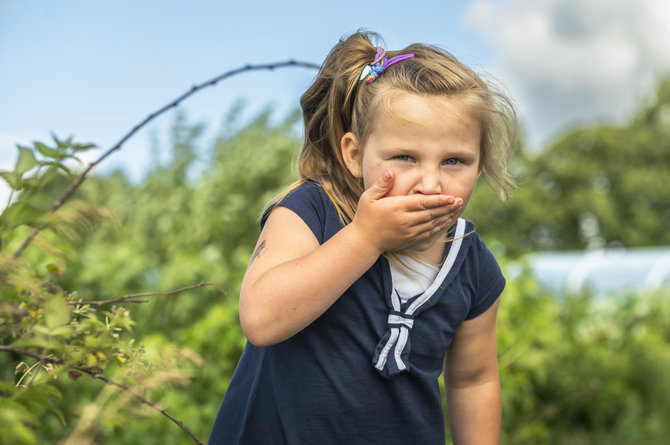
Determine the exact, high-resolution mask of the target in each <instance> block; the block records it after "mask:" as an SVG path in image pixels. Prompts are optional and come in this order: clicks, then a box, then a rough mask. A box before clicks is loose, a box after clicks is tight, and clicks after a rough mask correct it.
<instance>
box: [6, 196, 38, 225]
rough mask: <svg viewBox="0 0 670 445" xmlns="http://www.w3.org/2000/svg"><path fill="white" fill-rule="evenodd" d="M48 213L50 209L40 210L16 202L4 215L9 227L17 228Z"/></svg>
mask: <svg viewBox="0 0 670 445" xmlns="http://www.w3.org/2000/svg"><path fill="white" fill-rule="evenodd" d="M48 211H49V209H40V208H37V207H34V206H32V205H28V204H26V203H25V202H14V203H12V204H11V205H10V206H9V207H8V208H7V210H5V212H3V214H4V215H5V221H6V222H7V226H8V227H17V226H20V225H22V224H30V223H32V222H34V221H36V220H37V219H39V218H40V217H41V216H42V215H44V214H45V213H47V212H48Z"/></svg>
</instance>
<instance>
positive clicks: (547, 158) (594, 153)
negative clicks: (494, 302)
mask: <svg viewBox="0 0 670 445" xmlns="http://www.w3.org/2000/svg"><path fill="white" fill-rule="evenodd" d="M669 136H670V78H668V79H666V80H665V81H664V82H662V83H661V84H660V85H659V87H658V90H657V93H656V96H655V98H654V100H652V101H651V102H650V104H648V105H644V106H642V107H641V108H640V110H639V111H638V112H637V113H636V114H635V116H634V117H633V118H632V119H631V120H630V122H628V123H627V124H625V125H621V126H616V125H599V126H596V127H593V128H579V129H574V130H571V131H569V132H568V133H566V134H565V135H564V136H562V137H560V138H559V139H558V140H557V141H556V142H555V143H554V144H552V145H551V146H550V147H549V148H547V149H546V150H544V151H541V152H540V153H537V154H535V155H532V156H531V155H529V154H527V153H524V152H523V151H522V152H521V153H520V156H519V157H518V158H517V160H516V165H514V170H515V171H516V172H517V174H518V176H519V182H520V188H519V190H518V191H517V193H516V194H515V195H514V196H513V197H512V198H511V199H510V201H509V202H507V203H500V202H498V201H497V200H496V198H495V196H494V195H493V194H492V193H491V192H490V191H489V190H486V188H484V187H480V189H479V190H478V191H477V192H476V194H475V196H474V197H473V199H472V204H471V206H470V208H469V209H468V215H469V216H470V217H471V218H473V219H474V220H475V221H476V222H477V223H478V225H479V226H484V227H485V228H484V229H483V232H484V233H490V232H491V231H494V232H495V237H496V239H497V241H498V242H500V243H502V245H503V246H504V248H505V250H506V252H507V253H509V254H512V255H516V254H519V253H523V252H528V251H534V250H550V249H558V250H563V249H584V248H590V247H604V246H611V245H614V246H627V247H641V246H654V245H667V244H670V232H668V230H667V228H668V227H670V194H668V193H667V191H666V190H665V188H664V186H663V184H665V183H666V182H667V178H668V177H670V137H669Z"/></svg>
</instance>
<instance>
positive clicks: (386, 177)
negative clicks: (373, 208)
mask: <svg viewBox="0 0 670 445" xmlns="http://www.w3.org/2000/svg"><path fill="white" fill-rule="evenodd" d="M394 179H395V177H394V176H393V172H392V171H390V170H388V171H386V172H385V173H384V174H383V175H382V177H381V178H379V179H378V180H377V182H375V183H374V185H373V186H372V187H370V189H369V190H368V192H369V194H370V198H372V199H373V200H377V199H381V198H383V197H384V196H385V195H386V194H387V193H388V192H389V191H390V190H391V189H392V188H393V182H394Z"/></svg>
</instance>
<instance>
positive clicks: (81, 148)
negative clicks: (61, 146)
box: [72, 144, 97, 151]
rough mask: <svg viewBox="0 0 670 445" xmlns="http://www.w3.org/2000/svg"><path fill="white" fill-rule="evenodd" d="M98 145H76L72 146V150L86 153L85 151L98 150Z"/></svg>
mask: <svg viewBox="0 0 670 445" xmlns="http://www.w3.org/2000/svg"><path fill="white" fill-rule="evenodd" d="M96 147H97V145H96V144H74V145H73V146H72V150H74V151H84V150H90V149H91V148H96Z"/></svg>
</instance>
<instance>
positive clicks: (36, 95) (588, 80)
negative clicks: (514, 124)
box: [0, 0, 670, 179]
mask: <svg viewBox="0 0 670 445" xmlns="http://www.w3.org/2000/svg"><path fill="white" fill-rule="evenodd" d="M668 5H670V2H667V1H665V0H639V1H633V0H630V1H626V0H618V1H617V0H592V1H590V2H582V1H579V0H538V1H536V2H525V1H522V0H489V1H487V0H468V1H456V0H443V1H437V0H424V1H422V2H408V1H396V0H388V1H385V2H382V1H378V2H362V1H350V0H340V1H337V2H318V1H311V2H306V1H284V2H277V1H267V0H259V1H255V2H241V1H213V0H210V1H207V0H191V1H155V0H146V1H126V0H117V1H74V0H61V1H52V0H43V1H37V0H25V1H19V0H0V67H1V68H2V71H0V72H1V74H0V76H1V79H0V80H1V81H0V169H6V168H9V167H10V166H11V164H12V163H13V162H14V159H15V158H16V154H17V152H16V148H15V144H17V143H21V144H29V143H30V142H31V141H33V140H41V141H48V140H49V139H50V136H49V135H50V133H51V132H54V133H56V134H57V135H58V136H60V137H67V136H70V135H72V136H74V137H75V139H76V140H77V141H80V142H93V143H96V144H98V145H99V146H100V147H101V150H102V149H106V148H108V147H110V146H112V145H113V144H114V143H115V142H116V141H117V140H118V139H119V138H120V137H121V136H122V135H123V134H125V133H126V132H127V131H128V130H130V129H131V128H132V127H133V126H134V125H135V124H136V123H137V122H139V121H140V120H142V119H143V118H144V117H145V116H147V115H148V114H149V113H151V112H152V111H154V110H156V109H158V108H160V107H161V106H162V105H164V104H166V103H167V102H168V101H170V100H171V99H174V98H175V97H177V96H178V95H179V94H181V93H183V92H185V91H186V90H187V89H188V88H189V87H190V86H191V85H193V84H197V83H200V82H203V81H205V80H208V79H210V78H213V77H215V76H217V75H218V74H220V73H223V72H225V71H227V70H230V69H232V68H236V67H239V66H242V65H245V64H247V63H266V62H276V61H282V60H286V59H291V58H292V59H297V60H302V61H309V62H315V63H320V62H321V61H322V60H323V58H324V57H325V55H326V54H327V52H328V51H329V50H330V48H331V47H332V46H333V45H334V44H335V43H336V41H337V40H338V39H339V38H340V37H341V36H343V35H346V34H348V33H351V32H353V31H355V30H356V29H358V28H361V27H363V28H367V29H370V30H374V31H377V32H379V33H380V34H381V35H382V36H383V37H384V39H385V42H386V46H387V47H388V48H391V49H397V48H400V47H403V46H405V45H407V44H409V43H413V42H426V43H432V44H438V45H440V46H442V47H444V48H446V49H448V50H449V51H451V52H452V53H454V55H456V56H457V57H459V58H460V59H461V60H463V61H464V62H465V63H466V64H467V65H469V66H471V67H473V68H474V69H475V70H476V71H479V72H486V73H489V74H490V75H492V76H493V77H495V78H496V79H498V80H499V81H501V82H502V83H503V84H504V85H506V86H507V88H508V90H509V92H510V94H511V95H512V97H513V98H514V99H515V101H516V102H517V105H518V108H519V112H520V116H521V119H522V122H523V124H524V128H525V130H526V132H527V134H528V136H529V140H530V141H531V143H532V144H535V145H537V146H542V145H543V144H546V143H547V142H548V141H550V140H551V138H552V137H553V136H554V135H555V134H558V133H560V131H562V130H563V129H565V128H567V127H568V126H570V125H574V124H576V123H580V122H594V121H602V120H617V119H619V120H621V119H625V118H626V117H627V116H628V115H629V113H630V112H631V110H632V109H634V107H635V105H636V104H637V103H639V101H640V100H641V99H642V98H644V97H646V96H648V94H649V92H650V91H651V90H652V88H653V85H654V83H655V82H656V80H657V79H658V76H660V75H661V73H663V72H667V70H668V69H669V68H670V63H669V61H670V49H668V47H670V45H667V42H669V41H670V31H667V29H670V7H669V6H668ZM663 42H665V43H663ZM313 76H314V72H313V71H309V70H304V69H285V70H282V71H276V72H258V73H252V74H245V75H242V76H240V77H237V78H234V79H230V80H227V81H225V82H223V83H221V84H220V85H218V86H216V87H214V88H210V89H207V90H204V91H202V92H200V93H198V94H197V95H196V96H194V97H193V98H191V99H189V100H188V101H187V102H185V103H184V104H183V105H182V106H181V110H182V111H184V112H185V113H186V114H187V116H188V118H189V120H190V121H191V122H205V123H207V124H208V126H209V129H210V130H209V131H208V133H207V135H206V137H205V138H204V139H203V144H206V143H207V140H208V139H207V138H212V137H214V135H215V134H216V132H217V129H218V128H219V125H220V122H221V121H222V119H223V117H224V116H225V114H226V112H227V111H228V110H229V109H230V107H231V105H232V104H233V103H235V102H236V101H238V100H240V99H244V100H246V102H247V104H248V105H247V114H248V115H251V114H253V113H255V112H258V111H259V110H261V109H262V108H264V107H266V106H274V107H275V109H276V111H275V114H276V115H277V116H282V115H283V114H285V113H286V112H288V111H289V110H292V109H294V108H295V107H297V106H298V99H299V96H300V94H301V93H302V91H303V90H304V89H305V88H306V87H307V86H308V84H309V82H310V80H311V79H312V78H313ZM173 118H174V115H173V113H172V112H170V113H167V114H166V115H164V116H163V117H161V118H159V119H157V120H156V121H155V122H154V123H153V124H151V125H150V126H149V128H148V129H146V130H143V131H141V132H139V133H138V134H136V135H135V136H134V138H133V139H132V140H131V141H129V142H128V143H127V144H126V145H125V146H124V147H123V148H122V150H121V151H120V152H117V153H115V154H114V155H112V157H111V158H109V159H108V160H106V161H105V163H104V164H103V165H102V166H101V168H100V169H99V170H98V171H106V170H109V169H111V168H123V169H124V170H125V171H126V172H128V174H129V175H130V176H131V177H133V178H135V179H137V178H140V177H141V176H142V173H143V171H144V170H145V168H146V166H147V163H148V157H149V153H150V150H149V149H148V146H149V143H148V141H149V137H150V134H151V132H154V133H155V134H157V135H158V136H159V137H160V138H163V139H164V138H165V137H166V131H167V128H168V127H169V124H170V123H171V122H172V120H173ZM97 154H99V152H94V153H92V154H91V156H93V157H95V156H96V155H97Z"/></svg>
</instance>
